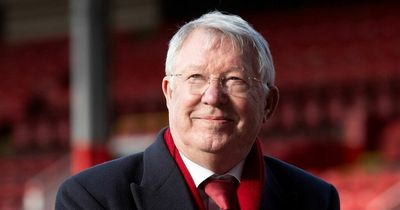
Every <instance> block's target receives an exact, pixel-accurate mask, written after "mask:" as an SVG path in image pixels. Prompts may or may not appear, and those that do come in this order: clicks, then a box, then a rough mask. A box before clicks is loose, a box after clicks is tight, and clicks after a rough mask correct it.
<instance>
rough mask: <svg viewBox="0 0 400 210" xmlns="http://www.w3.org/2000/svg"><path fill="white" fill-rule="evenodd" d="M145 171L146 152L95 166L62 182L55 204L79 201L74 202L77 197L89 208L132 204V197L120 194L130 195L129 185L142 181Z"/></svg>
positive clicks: (63, 204)
mask: <svg viewBox="0 0 400 210" xmlns="http://www.w3.org/2000/svg"><path fill="white" fill-rule="evenodd" d="M142 174H143V153H138V154H134V155H130V156H126V157H122V158H118V159H115V160H111V161H108V162H105V163H102V164H99V165H96V166H93V167H91V168H89V169H86V170H84V171H82V172H80V173H78V174H76V175H73V176H71V177H69V178H67V179H66V180H65V181H64V182H63V183H62V184H61V185H60V187H59V189H58V192H57V200H56V205H58V206H67V205H71V204H74V203H75V204H76V202H74V201H77V200H79V201H82V202H79V203H81V204H85V205H89V206H90V207H95V206H96V205H98V207H100V206H102V207H103V208H107V207H108V206H113V205H117V206H118V205H120V204H124V205H129V204H130V203H132V200H131V199H132V198H131V196H125V197H124V196H121V195H129V194H130V184H131V183H140V181H141V179H142ZM114 202H115V203H114ZM57 209H58V208H57ZM60 209H63V208H60ZM96 209H97V207H96Z"/></svg>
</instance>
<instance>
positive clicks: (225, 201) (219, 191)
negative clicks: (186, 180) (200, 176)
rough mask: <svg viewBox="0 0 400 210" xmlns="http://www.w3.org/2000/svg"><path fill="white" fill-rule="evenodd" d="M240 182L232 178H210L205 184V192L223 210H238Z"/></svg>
mask: <svg viewBox="0 0 400 210" xmlns="http://www.w3.org/2000/svg"><path fill="white" fill-rule="evenodd" d="M238 184H239V183H238V181H237V180H236V179H235V178H234V177H232V176H229V177H224V178H218V179H217V178H209V179H207V180H206V182H205V184H204V191H205V192H206V193H207V195H208V196H209V197H210V198H211V199H212V200H213V201H214V202H215V203H216V204H217V205H218V206H219V208H220V209H222V210H237V209H239V207H238V202H237V194H236V190H237V188H238V186H239V185H238Z"/></svg>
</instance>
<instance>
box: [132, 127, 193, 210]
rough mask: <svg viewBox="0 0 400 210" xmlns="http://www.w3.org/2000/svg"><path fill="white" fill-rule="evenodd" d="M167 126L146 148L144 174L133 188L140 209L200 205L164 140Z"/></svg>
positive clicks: (182, 207) (188, 207) (178, 207)
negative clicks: (195, 201) (193, 196)
mask: <svg viewBox="0 0 400 210" xmlns="http://www.w3.org/2000/svg"><path fill="white" fill-rule="evenodd" d="M164 132H165V129H163V130H162V131H160V133H159V134H158V136H157V138H156V141H155V142H154V143H153V144H152V145H151V146H150V147H148V148H147V149H146V150H145V151H144V155H143V178H142V182H141V183H140V184H139V185H137V184H136V183H132V184H131V191H132V195H133V197H134V200H135V203H136V205H137V206H138V207H139V208H138V209H188V210H190V209H196V207H195V204H194V202H193V201H192V198H191V196H190V192H189V189H188V188H187V186H186V183H185V181H184V178H183V176H182V175H181V173H180V171H179V169H178V167H177V165H176V164H175V161H174V160H173V158H172V157H171V155H170V154H169V152H168V149H167V147H166V145H165V143H164V138H163V135H164Z"/></svg>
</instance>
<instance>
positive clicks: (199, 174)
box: [179, 152, 244, 187]
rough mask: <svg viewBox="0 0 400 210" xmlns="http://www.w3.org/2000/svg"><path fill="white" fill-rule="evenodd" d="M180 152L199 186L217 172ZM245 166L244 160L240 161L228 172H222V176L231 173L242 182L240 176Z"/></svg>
mask: <svg viewBox="0 0 400 210" xmlns="http://www.w3.org/2000/svg"><path fill="white" fill-rule="evenodd" d="M179 154H180V155H181V157H182V160H183V163H184V164H185V166H186V168H187V169H188V171H189V173H190V175H191V176H192V179H193V181H194V184H195V185H196V187H199V185H200V184H201V183H202V182H203V181H204V180H206V179H207V178H209V177H210V176H213V175H214V174H216V173H214V172H213V171H211V170H209V169H207V168H204V167H202V166H200V165H199V164H197V163H195V162H193V161H191V160H189V158H187V157H186V156H185V155H184V154H182V153H181V152H179ZM243 166H244V160H242V161H240V162H239V163H238V164H237V165H236V166H235V167H233V168H232V169H231V170H230V171H228V172H227V173H226V174H221V176H223V175H228V174H229V175H231V176H233V177H235V178H236V179H237V180H238V181H239V182H240V178H241V177H242V170H243Z"/></svg>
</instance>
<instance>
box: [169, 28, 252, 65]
mask: <svg viewBox="0 0 400 210" xmlns="http://www.w3.org/2000/svg"><path fill="white" fill-rule="evenodd" d="M246 48H249V47H246ZM251 55H253V53H251V52H250V51H249V50H248V49H242V47H241V46H239V44H237V43H236V42H235V41H234V40H233V39H232V38H231V37H229V36H228V35H225V34H223V33H222V32H220V31H217V30H212V29H203V28H200V29H195V30H194V31H192V32H191V33H190V34H189V35H188V37H186V39H185V40H184V42H183V43H182V46H181V49H180V50H179V52H178V53H177V57H176V62H175V64H176V65H175V67H176V68H182V67H184V68H187V67H189V66H204V67H205V66H207V67H212V68H228V69H232V68H236V69H237V68H239V69H244V70H245V71H249V70H251V71H252V70H253V69H254V68H253V67H254V65H253V64H254V59H253V56H251Z"/></svg>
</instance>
